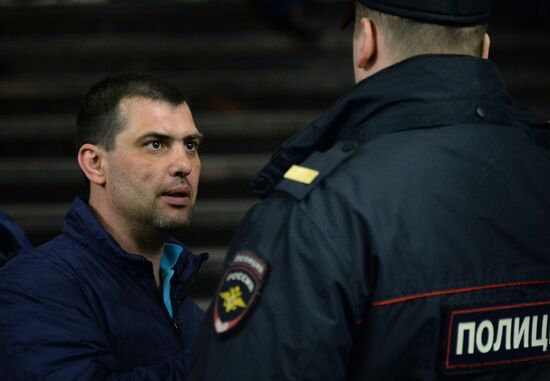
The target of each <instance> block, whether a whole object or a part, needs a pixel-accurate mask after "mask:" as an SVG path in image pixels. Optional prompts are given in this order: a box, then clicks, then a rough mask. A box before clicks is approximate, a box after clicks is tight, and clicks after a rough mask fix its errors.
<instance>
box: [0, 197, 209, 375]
mask: <svg viewBox="0 0 550 381" xmlns="http://www.w3.org/2000/svg"><path fill="white" fill-rule="evenodd" d="M174 243H175V242H174ZM180 246H181V245H180ZM205 256H206V254H204V255H199V256H195V255H193V254H191V253H190V252H189V251H187V249H184V251H183V252H182V253H181V255H180V256H179V259H178V262H177V263H176V264H175V266H174V268H173V269H174V271H175V274H174V276H173V277H172V279H171V301H172V309H173V313H174V316H173V319H171V318H170V316H169V313H168V312H167V310H166V307H165V306H164V304H163V299H162V296H161V295H160V292H159V290H158V289H157V287H156V284H155V281H154V278H153V269H152V265H151V263H150V262H148V261H146V260H145V258H143V257H141V256H138V255H135V254H130V253H127V252H125V251H124V250H123V249H122V248H121V247H120V246H119V245H118V244H117V243H116V241H115V240H114V239H113V238H112V237H111V236H110V235H109V234H108V233H107V232H106V231H105V230H104V229H103V227H102V226H101V225H100V223H99V222H98V221H97V219H96V217H95V216H94V214H93V213H92V212H91V210H90V209H89V207H88V206H87V204H86V203H84V202H83V201H81V200H80V199H77V200H76V201H75V202H74V203H73V206H72V208H71V210H70V212H69V214H68V215H67V217H66V219H65V225H64V227H63V233H62V234H61V235H60V236H58V237H57V238H55V239H53V240H51V241H50V242H48V243H46V244H45V245H43V246H41V247H39V248H37V249H35V250H33V251H25V252H22V253H20V254H18V255H17V256H16V257H15V258H14V259H12V260H11V261H9V262H8V263H7V264H6V265H5V266H4V267H2V269H0V380H2V381H13V380H22V381H31V380H37V381H38V380H40V381H45V380H51V381H57V380H61V381H68V380H79V381H87V380H90V381H91V380H94V381H96V380H132V381H135V380H159V381H160V380H163V381H165V380H174V381H176V380H178V381H182V380H185V379H186V375H187V371H188V367H189V356H190V354H191V345H192V343H193V342H194V340H195V337H196V335H197V332H198V328H199V326H200V324H201V322H202V320H203V317H204V313H203V312H202V311H201V310H200V309H199V307H198V306H197V305H196V304H195V303H194V302H193V301H192V300H191V299H190V298H189V297H188V296H187V290H188V287H189V284H190V282H191V281H192V278H193V277H194V276H195V274H196V273H197V271H198V269H199V268H200V266H201V264H202V262H203V261H204V259H205Z"/></svg>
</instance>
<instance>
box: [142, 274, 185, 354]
mask: <svg viewBox="0 0 550 381" xmlns="http://www.w3.org/2000/svg"><path fill="white" fill-rule="evenodd" d="M149 266H151V275H152V276H153V284H154V286H155V289H156V292H155V294H156V295H157V299H160V300H159V301H160V304H161V306H162V310H163V311H164V314H165V315H166V317H167V318H168V320H169V321H170V324H171V325H172V328H173V329H174V332H175V333H176V339H177V340H178V344H179V346H180V348H181V349H184V348H185V343H184V341H183V335H182V333H181V329H180V326H179V324H178V321H177V320H176V319H174V318H173V317H172V316H170V312H168V308H167V307H166V304H165V303H164V299H163V297H162V292H161V291H160V290H159V289H158V288H157V283H156V282H155V273H154V271H153V265H152V264H151V263H149Z"/></svg>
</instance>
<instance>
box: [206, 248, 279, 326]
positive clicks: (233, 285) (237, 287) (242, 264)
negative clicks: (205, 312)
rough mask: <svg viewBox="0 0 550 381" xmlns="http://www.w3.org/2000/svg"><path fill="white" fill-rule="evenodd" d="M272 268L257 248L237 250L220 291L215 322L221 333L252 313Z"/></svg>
mask: <svg viewBox="0 0 550 381" xmlns="http://www.w3.org/2000/svg"><path fill="white" fill-rule="evenodd" d="M268 269H269V265H268V263H267V262H266V261H265V260H263V259H262V258H260V257H259V256H257V255H256V254H254V253H253V252H251V251H247V250H246V251H239V252H237V254H236V255H235V257H234V258H233V261H232V262H231V263H230V265H229V267H228V269H227V271H226V272H225V274H224V275H223V278H222V281H221V283H220V286H219V287H218V290H217V291H216V297H215V300H214V312H213V313H214V318H213V322H214V329H215V330H216V332H217V333H218V334H224V333H226V332H228V331H230V330H231V329H233V328H235V327H236V326H237V324H238V323H239V322H240V321H241V320H242V319H243V318H244V317H245V316H246V315H247V314H248V312H249V311H250V309H251V307H252V305H253V304H254V302H255V300H256V299H257V297H258V296H259V292H260V290H261V288H262V285H263V283H264V280H265V276H266V274H267V272H268Z"/></svg>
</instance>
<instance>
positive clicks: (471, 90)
mask: <svg viewBox="0 0 550 381" xmlns="http://www.w3.org/2000/svg"><path fill="white" fill-rule="evenodd" d="M451 104H452V106H451ZM480 108H482V111H479V109H480ZM481 112H482V113H483V118H484V123H495V124H506V125H516V126H518V127H521V126H522V124H521V123H520V122H519V120H521V121H522V122H524V123H525V122H526V123H532V124H536V123H538V122H539V121H537V120H533V119H532V118H531V117H530V116H527V113H524V112H522V111H518V108H517V105H514V102H513V100H512V98H510V96H509V94H508V92H507V90H506V87H505V84H504V81H503V79H502V77H501V75H500V73H499V72H498V70H497V69H496V67H495V66H494V65H493V64H492V62H491V61H488V60H482V59H480V58H475V57H470V56H458V55H420V56H415V57H412V58H409V59H407V60H404V61H402V62H400V63H398V64H395V65H392V66H390V67H388V68H386V69H384V70H381V71H380V72H378V73H376V74H374V75H372V76H371V77H369V78H367V79H365V80H363V81H361V82H359V83H358V84H356V85H355V86H354V88H353V89H351V90H350V91H349V92H347V93H346V94H344V95H343V96H342V97H340V98H339V99H338V100H337V101H336V102H335V103H334V105H333V106H332V107H331V108H330V109H329V110H327V111H326V112H325V113H324V114H323V115H321V117H320V118H319V119H317V120H316V121H315V122H313V123H312V124H311V125H309V126H308V127H307V128H305V129H304V130H302V131H301V132H299V133H298V134H296V135H294V136H293V137H292V138H290V139H289V140H288V141H287V142H286V143H284V144H283V145H282V146H281V147H280V148H279V150H278V151H277V152H275V154H274V155H273V156H272V158H271V161H270V162H269V163H268V164H267V165H266V166H265V167H264V169H263V170H262V171H261V172H260V174H259V175H258V176H257V177H256V178H254V179H253V180H252V183H251V187H252V189H253V190H254V191H255V192H256V193H257V194H258V195H259V196H260V197H265V196H267V195H268V194H269V193H270V191H271V189H272V188H273V186H274V185H275V184H276V183H277V182H278V181H279V180H280V179H281V177H282V176H283V174H284V173H285V172H286V170H287V169H288V168H289V167H290V166H291V165H292V164H296V163H301V162H302V161H303V160H304V159H306V158H307V157H308V156H310V155H311V154H312V153H313V152H315V151H325V150H327V149H329V148H331V147H332V146H333V145H334V143H335V142H337V141H342V140H352V141H356V142H358V143H365V142H368V141H370V140H372V139H374V138H376V137H378V136H380V135H383V134H387V133H391V132H397V131H403V130H411V129H417V128H427V127H439V126H444V125H449V124H466V123H479V122H480V121H481V119H480V113H481Z"/></svg>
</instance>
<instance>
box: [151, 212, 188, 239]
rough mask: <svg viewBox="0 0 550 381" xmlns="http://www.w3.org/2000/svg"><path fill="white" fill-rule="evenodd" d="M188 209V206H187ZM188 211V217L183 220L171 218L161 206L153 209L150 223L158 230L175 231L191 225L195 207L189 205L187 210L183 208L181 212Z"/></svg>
mask: <svg viewBox="0 0 550 381" xmlns="http://www.w3.org/2000/svg"><path fill="white" fill-rule="evenodd" d="M186 209H187V208H186ZM185 212H187V213H188V214H187V217H186V218H185V219H184V220H183V221H180V220H175V219H174V218H170V217H169V216H167V215H166V214H165V213H162V212H161V210H160V208H157V209H153V210H152V216H151V218H150V223H151V226H152V227H153V228H155V229H156V230H157V231H161V232H165V233H170V234H171V233H174V232H177V231H179V230H181V229H184V228H187V227H189V226H190V225H191V217H192V215H193V208H192V206H189V207H188V209H187V210H185V209H183V210H182V211H181V213H185Z"/></svg>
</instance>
